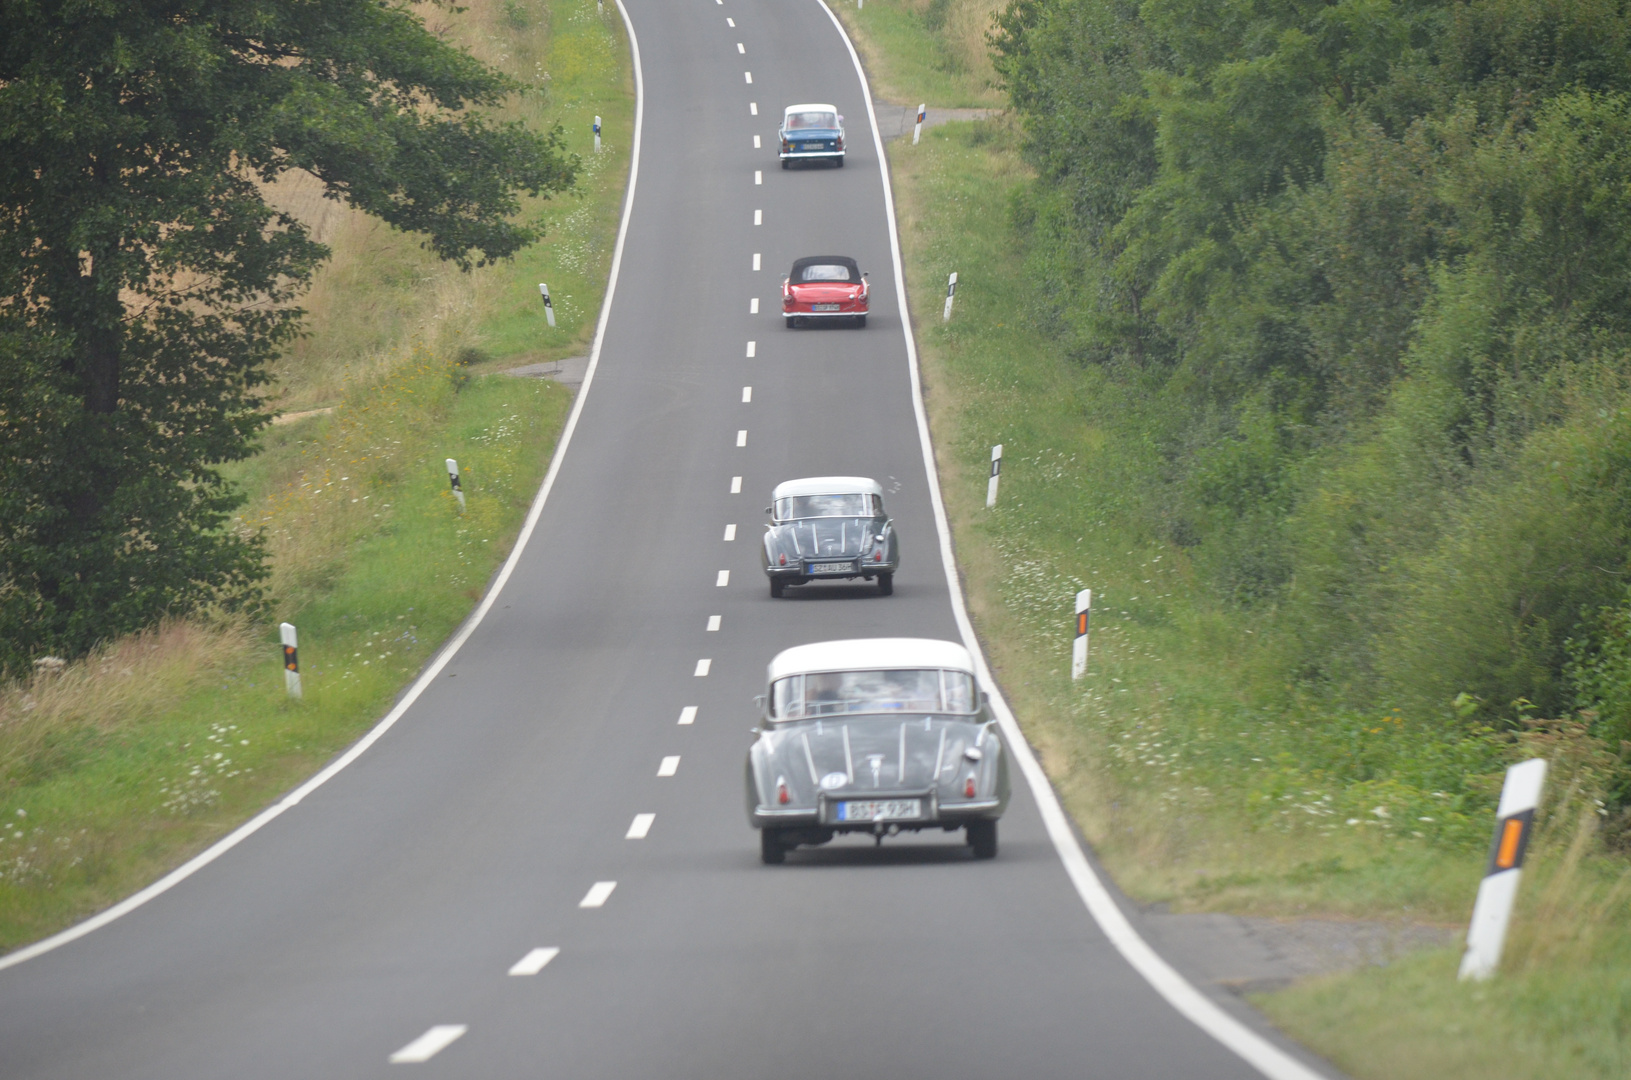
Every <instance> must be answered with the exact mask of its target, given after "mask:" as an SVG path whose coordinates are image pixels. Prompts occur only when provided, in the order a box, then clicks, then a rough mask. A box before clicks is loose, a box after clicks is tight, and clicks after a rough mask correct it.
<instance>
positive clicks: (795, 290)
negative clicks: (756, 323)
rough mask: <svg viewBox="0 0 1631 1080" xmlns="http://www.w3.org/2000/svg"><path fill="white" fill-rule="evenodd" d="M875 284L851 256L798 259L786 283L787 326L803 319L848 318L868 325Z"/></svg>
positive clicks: (791, 325) (791, 326) (783, 288)
mask: <svg viewBox="0 0 1631 1080" xmlns="http://www.w3.org/2000/svg"><path fill="white" fill-rule="evenodd" d="M870 295H871V286H869V285H868V284H867V280H866V275H865V274H863V273H861V268H860V267H859V266H857V265H855V260H854V259H852V258H850V257H849V256H847V255H811V256H809V257H808V258H803V259H796V260H794V262H793V272H792V273H790V274H788V275H787V279H786V280H785V281H783V282H782V315H784V316H785V317H786V318H787V328H788V329H789V330H791V329H792V328H793V327H795V326H797V325H798V323H799V320H800V319H847V320H849V321H850V322H853V323H854V324H855V325H856V326H865V325H866V313H867V301H868V299H869V298H870Z"/></svg>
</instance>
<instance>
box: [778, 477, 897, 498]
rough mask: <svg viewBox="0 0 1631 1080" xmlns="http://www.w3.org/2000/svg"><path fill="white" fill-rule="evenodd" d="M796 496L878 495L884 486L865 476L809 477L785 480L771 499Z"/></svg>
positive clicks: (881, 492) (881, 494) (880, 495)
mask: <svg viewBox="0 0 1631 1080" xmlns="http://www.w3.org/2000/svg"><path fill="white" fill-rule="evenodd" d="M795 495H877V496H878V497H880V498H882V497H883V486H882V485H881V484H879V483H878V482H877V481H876V480H873V479H870V478H869V477H865V476H807V477H805V478H804V479H803V480H783V481H782V482H781V483H779V484H777V485H776V490H774V491H772V492H771V493H770V498H771V499H772V500H773V501H774V500H776V499H791V498H792V497H793V496H795Z"/></svg>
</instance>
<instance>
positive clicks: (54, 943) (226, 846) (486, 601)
mask: <svg viewBox="0 0 1631 1080" xmlns="http://www.w3.org/2000/svg"><path fill="white" fill-rule="evenodd" d="M616 3H617V11H618V14H620V15H621V16H622V17H623V27H624V29H626V30H627V31H628V35H629V55H630V57H631V59H632V60H633V63H634V141H633V143H632V146H631V149H630V152H629V187H628V190H627V191H626V192H624V195H623V217H622V221H621V222H620V223H619V224H618V227H617V244H616V246H614V247H613V249H612V268H611V273H610V274H609V275H608V277H607V280H606V299H605V300H604V301H603V302H602V303H601V305H600V321H599V322H598V323H597V324H596V325H595V340H594V344H593V346H592V347H591V348H590V350H589V367H588V369H587V370H586V371H585V372H584V374H583V385H582V386H581V387H579V389H578V396H577V398H576V399H575V400H574V401H573V402H572V412H571V413H570V414H569V415H568V416H567V418H566V427H565V428H563V429H562V431H561V438H560V441H559V442H557V443H556V445H555V456H554V457H553V458H551V459H550V462H549V471H548V472H547V473H545V474H544V482H543V484H542V485H540V486H539V488H538V494H537V496H536V497H534V499H533V500H532V508H531V509H530V510H529V511H527V520H526V524H524V525H523V526H522V527H521V534H520V535H519V536H517V537H516V540H515V547H514V549H512V550H511V552H510V557H509V558H508V559H506V560H505V561H504V566H503V567H502V568H501V569H500V570H499V572H498V576H497V577H496V578H494V579H493V587H492V588H491V589H488V590H487V595H486V597H484V598H483V599H482V602H481V604H480V606H478V607H477V608H476V611H475V614H473V615H471V616H470V618H469V619H468V620H466V622H465V624H464V625H463V626H462V627H460V628H459V630H458V632H457V633H455V634H454V635H453V638H452V640H450V641H449V642H448V643H447V644H446V645H444V646H443V647H442V651H441V652H439V653H437V654H436V658H435V659H434V660H432V661H431V663H430V666H429V667H427V668H425V670H424V671H423V672H422V673H421V674H420V676H419V678H418V679H416V680H415V681H414V684H413V685H412V686H411V687H409V688H408V692H407V693H406V694H404V695H402V700H401V701H399V702H397V704H396V707H395V708H394V709H392V710H391V711H390V712H388V713H386V714H385V719H383V720H381V721H380V722H379V723H377V724H375V725H374V726H373V728H372V729H370V730H369V732H368V734H366V735H364V736H363V737H362V738H361V739H359V740H357V741H356V742H355V743H353V744H352V745H351V748H350V749H349V750H347V751H346V752H345V753H344V754H341V755H340V756H339V757H337V758H335V759H334V760H333V761H331V762H329V764H328V765H327V766H325V767H324V768H323V770H322V771H321V772H319V773H318V774H317V775H316V776H313V777H312V778H311V779H310V780H307V781H306V782H305V783H304V784H301V785H300V786H299V787H297V788H295V789H294V790H293V791H291V792H290V793H289V794H288V795H285V796H284V797H283V798H282V799H280V800H279V801H278V802H276V803H274V804H272V805H271V806H268V807H267V808H266V809H265V810H262V811H261V812H260V813H258V814H256V815H255V816H254V817H252V818H250V819H249V820H248V821H246V822H244V823H243V824H242V825H240V826H238V827H237V828H236V829H234V830H233V831H232V832H230V833H228V834H227V835H226V836H223V837H222V838H221V839H219V840H217V841H216V842H215V843H213V844H211V845H210V846H209V847H207V848H205V849H204V850H203V851H201V852H199V853H198V854H197V855H194V856H193V857H192V858H191V859H188V860H187V861H186V862H184V863H182V864H181V865H180V866H178V867H176V868H175V869H174V870H172V871H170V872H169V873H168V874H165V875H164V876H163V877H161V878H159V879H158V880H157V881H155V882H153V884H151V885H149V886H147V888H145V889H142V890H141V891H140V892H137V893H134V894H132V895H130V896H127V897H126V898H125V899H123V900H121V901H119V903H117V904H114V905H113V906H112V907H110V908H108V909H107V910H105V911H102V912H99V913H97V914H95V915H92V916H91V917H90V918H88V919H86V920H85V921H84V922H82V923H78V924H76V925H74V926H70V927H69V928H68V929H66V930H64V931H62V932H61V933H60V934H54V935H52V936H51V937H48V938H46V939H45V940H44V941H36V942H35V943H34V944H32V945H28V946H25V947H23V948H21V949H18V950H16V951H15V952H12V953H10V954H8V955H6V956H0V971H4V970H5V969H6V968H9V967H15V966H16V965H18V964H21V963H23V962H24V961H26V960H32V959H34V957H36V956H40V955H43V954H44V953H48V952H50V951H51V950H53V949H59V948H61V947H62V946H64V945H66V944H68V943H69V942H70V941H77V940H78V939H80V938H82V937H84V936H85V935H86V934H89V933H91V932H92V931H93V930H99V929H101V928H102V927H104V926H106V925H107V924H108V923H110V922H112V921H113V920H115V919H117V918H119V917H120V916H122V915H128V914H129V913H130V912H132V911H135V910H136V909H137V908H139V907H141V906H142V905H143V904H145V903H147V902H148V901H149V900H152V899H154V898H155V897H158V896H162V895H163V894H164V893H167V892H169V891H170V890H171V889H173V888H175V887H176V886H177V885H179V884H181V883H182V882H183V881H186V880H187V879H188V878H190V877H192V876H193V875H194V874H196V873H198V871H200V870H202V869H203V868H204V867H206V866H208V865H209V864H210V863H212V862H214V861H215V860H216V859H219V858H220V857H221V856H222V855H225V854H226V853H227V852H229V851H231V850H232V849H233V848H235V847H237V846H238V845H239V844H241V843H243V842H244V841H245V840H247V839H248V838H249V837H251V836H253V835H254V834H255V833H257V832H259V831H260V830H261V829H263V828H265V827H266V826H267V825H268V824H270V823H271V822H272V821H273V820H275V819H276V818H277V817H279V816H280V815H281V814H282V813H283V812H284V811H285V810H288V809H289V808H291V807H293V806H298V805H299V804H300V800H301V799H304V798H305V797H306V796H307V795H310V794H311V793H312V792H313V791H316V790H317V789H318V788H320V787H322V786H323V785H324V784H326V783H328V781H329V780H331V779H333V777H334V776H335V775H336V774H337V773H339V772H340V770H341V769H344V768H345V767H346V766H347V765H350V764H351V763H352V762H353V761H356V760H357V759H358V758H359V757H361V756H362V755H363V754H364V753H365V752H367V750H368V748H369V747H371V746H373V745H374V744H375V743H376V742H378V741H379V740H380V739H381V738H382V737H383V736H384V735H385V733H386V732H387V731H390V730H391V728H392V727H394V726H396V722H397V721H398V720H400V719H402V716H403V714H405V713H406V712H407V711H408V709H409V708H411V707H412V705H413V703H414V702H415V701H418V700H419V695H420V694H423V693H424V692H425V688H426V687H427V686H429V685H430V684H431V682H432V681H433V680H435V678H436V677H437V676H438V675H440V674H441V673H442V669H443V668H445V667H446V666H447V665H448V662H449V661H450V660H452V659H453V657H454V656H455V655H456V654H457V653H458V651H459V649H461V648H462V647H463V646H464V643H465V642H466V641H468V640H469V639H470V635H471V634H473V633H475V632H476V628H477V627H478V626H480V625H481V623H482V620H483V619H485V618H486V617H487V612H489V611H491V610H492V607H493V604H494V603H495V602H496V601H497V600H498V595H499V593H501V592H503V591H504V585H505V584H506V583H507V582H508V581H509V580H510V575H511V574H512V573H514V572H515V566H516V563H518V562H519V561H520V559H521V553H522V552H523V551H525V550H526V547H527V541H528V540H530V539H531V538H532V533H533V530H534V529H536V528H537V526H538V519H539V517H540V516H542V514H543V512H544V503H545V502H546V501H548V499H549V493H550V491H551V489H553V488H554V486H555V477H556V476H557V475H559V473H560V471H561V461H562V459H563V458H565V456H566V451H567V449H568V447H570V446H571V445H572V433H573V431H575V430H576V429H577V426H578V417H579V416H581V415H582V414H583V403H584V401H585V400H586V399H587V398H588V397H589V387H590V386H591V385H593V383H594V380H595V368H596V367H597V366H598V365H599V364H600V348H601V343H602V342H603V341H604V340H605V337H606V324H607V322H608V321H609V320H610V319H611V313H612V299H613V297H614V296H615V295H616V294H617V275H618V271H619V270H621V268H622V265H623V247H624V242H625V240H626V239H627V238H628V233H629V218H630V217H631V216H632V214H633V211H634V187H635V181H636V180H638V179H639V176H640V136H641V128H642V127H643V125H644V121H645V111H646V93H645V75H644V73H643V71H642V70H641V67H640V39H639V38H638V37H636V36H635V33H634V23H633V22H632V21H631V20H630V19H629V13H628V9H627V8H625V7H624V6H623V0H616Z"/></svg>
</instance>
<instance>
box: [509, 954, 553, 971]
mask: <svg viewBox="0 0 1631 1080" xmlns="http://www.w3.org/2000/svg"><path fill="white" fill-rule="evenodd" d="M559 955H561V950H559V949H557V948H554V947H550V948H548V949H534V950H532V951H531V952H530V953H528V954H527V955H525V956H523V957H522V958H521V959H519V960H517V961H516V962H515V966H514V967H512V968H511V969H510V974H511V975H536V974H538V973H539V972H540V971H542V970H544V967H545V965H547V964H548V963H549V962H550V961H551V960H553V959H555V958H556V957H557V956H559Z"/></svg>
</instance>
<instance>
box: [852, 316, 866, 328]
mask: <svg viewBox="0 0 1631 1080" xmlns="http://www.w3.org/2000/svg"><path fill="white" fill-rule="evenodd" d="M855 325H856V326H857V327H860V328H861V329H863V330H864V329H866V316H865V315H857V316H855Z"/></svg>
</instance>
